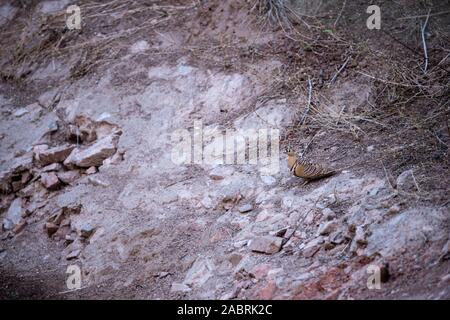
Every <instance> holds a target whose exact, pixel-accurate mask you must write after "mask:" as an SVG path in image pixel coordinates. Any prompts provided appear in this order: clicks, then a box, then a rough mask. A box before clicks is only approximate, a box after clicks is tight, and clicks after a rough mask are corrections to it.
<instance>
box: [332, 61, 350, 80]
mask: <svg viewBox="0 0 450 320" xmlns="http://www.w3.org/2000/svg"><path fill="white" fill-rule="evenodd" d="M349 61H350V56H348V57H347V59H346V60H345V62H344V64H343V65H342V66H341V67H340V68H339V70H338V71H337V72H336V74H335V75H334V76H333V78H331V80H330V83H329V85H331V84H332V83H334V82H335V81H336V78H337V77H338V75H339V74H340V73H341V72H342V70H344V68H345V67H346V66H347V64H348V62H349Z"/></svg>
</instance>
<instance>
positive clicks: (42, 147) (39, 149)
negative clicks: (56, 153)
mask: <svg viewBox="0 0 450 320" xmlns="http://www.w3.org/2000/svg"><path fill="white" fill-rule="evenodd" d="M48 149H49V146H48V145H47V144H38V145H35V146H34V147H33V155H34V159H35V160H36V161H39V158H38V155H39V154H40V153H41V152H44V151H45V150H48Z"/></svg>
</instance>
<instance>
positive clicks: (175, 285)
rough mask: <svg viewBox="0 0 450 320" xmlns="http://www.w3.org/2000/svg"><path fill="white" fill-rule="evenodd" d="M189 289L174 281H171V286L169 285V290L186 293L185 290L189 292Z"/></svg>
mask: <svg viewBox="0 0 450 320" xmlns="http://www.w3.org/2000/svg"><path fill="white" fill-rule="evenodd" d="M190 291H192V289H191V288H189V286H187V285H185V284H183V283H178V282H174V283H172V286H171V287H170V292H183V293H186V292H190Z"/></svg>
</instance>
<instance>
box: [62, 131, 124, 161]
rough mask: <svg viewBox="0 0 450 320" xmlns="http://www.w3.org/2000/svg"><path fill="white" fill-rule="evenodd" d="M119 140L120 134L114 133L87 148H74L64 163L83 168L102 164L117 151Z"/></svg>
mask: <svg viewBox="0 0 450 320" xmlns="http://www.w3.org/2000/svg"><path fill="white" fill-rule="evenodd" d="M118 140H119V136H118V135H115V134H113V135H109V136H106V137H104V138H102V139H100V140H97V141H96V142H95V143H94V144H92V145H91V146H89V147H87V148H86V149H83V150H81V149H78V148H77V149H73V151H72V153H71V154H70V155H69V156H68V157H67V159H66V160H65V161H64V165H65V166H67V167H69V168H70V167H73V166H78V167H82V168H89V167H92V166H101V165H102V164H103V160H105V159H106V158H109V157H111V156H112V155H114V153H116V150H117V142H118Z"/></svg>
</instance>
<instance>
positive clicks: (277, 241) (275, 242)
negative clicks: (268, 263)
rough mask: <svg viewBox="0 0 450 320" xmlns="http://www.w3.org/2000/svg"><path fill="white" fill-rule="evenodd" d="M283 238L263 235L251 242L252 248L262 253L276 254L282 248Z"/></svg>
mask: <svg viewBox="0 0 450 320" xmlns="http://www.w3.org/2000/svg"><path fill="white" fill-rule="evenodd" d="M282 245H283V238H280V237H272V236H263V237H257V238H255V239H253V240H252V241H251V242H250V246H249V247H250V250H252V251H255V252H260V253H267V254H274V253H277V252H278V251H280V250H281V246H282Z"/></svg>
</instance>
